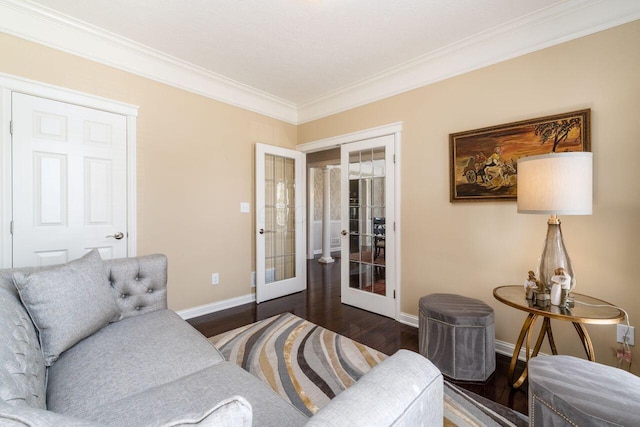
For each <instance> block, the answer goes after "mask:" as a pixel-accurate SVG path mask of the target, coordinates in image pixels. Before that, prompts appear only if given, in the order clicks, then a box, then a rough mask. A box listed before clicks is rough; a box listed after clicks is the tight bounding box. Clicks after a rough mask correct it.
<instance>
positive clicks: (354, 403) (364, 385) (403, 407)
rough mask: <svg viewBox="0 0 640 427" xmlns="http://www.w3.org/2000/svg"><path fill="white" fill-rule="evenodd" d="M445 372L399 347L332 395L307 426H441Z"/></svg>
mask: <svg viewBox="0 0 640 427" xmlns="http://www.w3.org/2000/svg"><path fill="white" fill-rule="evenodd" d="M442 416H443V381H442V374H441V373H440V371H439V370H438V368H436V367H435V366H434V365H433V364H432V363H431V362H430V361H429V360H427V359H426V358H424V357H423V356H421V355H420V354H418V353H414V352H412V351H408V350H400V351H398V352H397V353H396V354H394V355H393V356H391V357H389V358H388V359H386V360H384V361H383V362H382V363H380V364H379V365H377V366H376V367H374V368H373V369H372V370H371V371H369V372H368V373H367V374H365V375H364V376H363V377H362V378H360V379H359V380H358V381H357V382H356V383H355V384H354V385H352V386H351V387H349V388H348V389H346V390H345V391H343V392H342V393H340V394H339V395H337V396H336V397H335V398H333V399H332V400H331V401H330V402H329V403H328V404H327V405H326V406H325V407H323V408H322V409H320V410H319V411H318V412H317V413H316V414H315V415H314V416H313V417H312V418H311V419H310V420H309V422H308V423H307V424H306V425H307V426H336V427H338V426H349V425H351V426H360V425H363V426H364V425H366V426H418V425H423V426H442Z"/></svg>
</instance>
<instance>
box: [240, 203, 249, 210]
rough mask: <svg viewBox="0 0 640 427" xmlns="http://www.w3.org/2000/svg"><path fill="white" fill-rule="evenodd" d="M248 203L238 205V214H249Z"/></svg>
mask: <svg viewBox="0 0 640 427" xmlns="http://www.w3.org/2000/svg"><path fill="white" fill-rule="evenodd" d="M249 206H250V205H249V202H242V203H240V213H249Z"/></svg>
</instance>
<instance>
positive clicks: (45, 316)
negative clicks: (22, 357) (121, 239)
mask: <svg viewBox="0 0 640 427" xmlns="http://www.w3.org/2000/svg"><path fill="white" fill-rule="evenodd" d="M14 281H15V285H16V288H17V289H18V292H19V293H20V298H21V299H22V302H23V303H24V306H25V307H26V309H27V311H28V312H29V315H30V316H31V319H32V320H33V323H34V325H35V327H36V328H37V330H38V332H39V338H40V346H41V348H42V352H43V354H44V361H45V364H46V365H47V366H51V365H52V364H53V363H54V362H55V361H56V360H57V359H58V357H59V356H60V354H61V353H62V352H63V351H65V350H67V349H68V348H70V347H71V346H73V345H74V344H75V343H77V342H78V341H80V340H81V339H83V338H85V337H87V336H89V335H91V334H93V333H94V332H95V331H97V330H99V329H100V328H102V327H104V326H106V325H107V324H109V322H110V321H113V320H117V319H118V318H119V311H118V307H117V306H116V302H115V299H114V298H113V291H112V290H111V288H110V286H109V281H108V277H107V274H106V272H105V269H104V267H103V265H102V259H101V258H100V254H99V253H98V251H97V250H96V249H94V250H92V251H91V252H89V253H88V254H87V255H85V256H83V257H82V258H80V259H77V260H75V261H71V262H69V263H67V264H61V265H55V266H52V267H49V268H46V269H42V270H38V271H35V272H32V273H25V272H23V271H16V272H15V273H14Z"/></svg>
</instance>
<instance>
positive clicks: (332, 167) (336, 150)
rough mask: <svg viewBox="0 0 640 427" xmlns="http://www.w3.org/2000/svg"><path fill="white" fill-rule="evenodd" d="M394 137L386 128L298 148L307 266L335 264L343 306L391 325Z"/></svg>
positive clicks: (394, 312) (395, 295)
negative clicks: (303, 163)
mask: <svg viewBox="0 0 640 427" xmlns="http://www.w3.org/2000/svg"><path fill="white" fill-rule="evenodd" d="M401 129H402V127H401V124H395V125H389V126H384V127H381V128H376V129H370V130H366V131H362V132H358V133H354V134H349V135H343V136H339V137H335V138H330V139H327V140H322V141H315V142H312V143H308V144H304V145H301V146H299V147H298V149H299V150H300V151H302V152H305V153H307V165H308V169H307V172H308V175H307V176H308V180H307V182H308V187H307V206H308V210H307V212H308V222H307V224H308V228H307V235H308V239H307V241H308V247H307V258H308V259H314V258H317V257H318V255H321V256H320V258H319V259H318V260H317V262H320V263H322V262H326V263H330V262H334V260H335V261H339V262H340V267H341V301H342V302H343V303H344V304H348V305H353V306H356V307H359V308H363V309H365V310H368V311H372V312H375V313H378V314H382V315H384V316H387V317H391V318H394V319H396V318H397V317H398V315H399V313H400V306H399V299H400V286H399V284H400V272H399V268H397V266H398V265H399V259H400V258H399V255H400V250H399V248H400V246H399V229H400V227H399V200H400V199H399V188H400V187H399V185H400V182H399V178H400V173H399V171H400V169H399V161H398V158H399V156H398V154H399V148H400V135H401ZM325 189H328V191H325ZM325 208H328V209H325ZM338 242H339V247H340V248H339V249H340V250H339V251H338V250H337V249H338V248H337V247H336V245H337V244H338ZM328 256H330V259H329V260H328V261H327V257H328Z"/></svg>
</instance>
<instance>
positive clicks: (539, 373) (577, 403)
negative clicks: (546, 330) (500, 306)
mask: <svg viewBox="0 0 640 427" xmlns="http://www.w3.org/2000/svg"><path fill="white" fill-rule="evenodd" d="M529 425H530V426H640V378H638V377H637V376H635V375H633V374H630V373H629V372H626V371H623V370H622V369H618V368H614V367H612V366H606V365H602V364H600V363H595V362H590V361H588V360H585V359H579V358H577V357H572V356H538V357H534V358H533V359H531V360H529Z"/></svg>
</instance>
